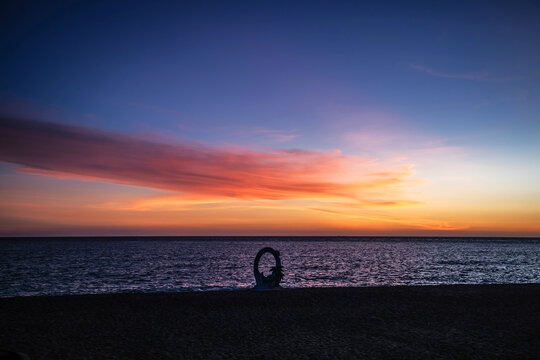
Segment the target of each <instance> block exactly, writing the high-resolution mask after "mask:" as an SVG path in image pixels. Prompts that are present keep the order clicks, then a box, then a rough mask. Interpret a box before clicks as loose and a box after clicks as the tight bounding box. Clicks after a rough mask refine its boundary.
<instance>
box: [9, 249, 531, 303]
mask: <svg viewBox="0 0 540 360" xmlns="http://www.w3.org/2000/svg"><path fill="white" fill-rule="evenodd" d="M0 246H1V248H2V251H1V253H0V271H1V276H0V296H22V295H59V294H88V293H115V292H131V291H142V292H150V291H152V292H153V291H192V290H210V289H212V290H213V289H237V288H249V287H252V286H253V285H254V278H253V260H254V257H255V255H256V253H257V251H258V250H260V249H261V248H263V247H265V246H271V247H273V248H275V249H277V250H279V251H280V252H281V259H282V263H283V267H284V274H285V278H284V280H283V282H282V285H283V286H284V287H317V286H331V287H333V286H375V285H434V284H458V283H459V284H480V283H533V282H536V283H538V282H540V242H538V241H535V240H522V241H519V240H513V241H489V240H484V241H469V242H467V241H450V240H444V241H437V240H432V241H413V240H411V239H406V240H405V239H404V240H403V241H399V240H398V241H396V240H394V241H369V242H362V241H301V242H300V241H278V240H274V241H268V240H266V241H260V240H257V241H230V240H225V241H205V240H197V241H174V240H170V239H168V240H131V241H125V240H118V239H114V238H111V239H107V240H88V239H86V240H71V241H70V240H46V239H35V240H3V241H1V242H0ZM266 260H268V261H266ZM271 266H273V263H272V261H271V259H264V262H261V267H260V269H261V270H262V271H264V272H265V273H266V272H268V269H269V268H270V267H271Z"/></svg>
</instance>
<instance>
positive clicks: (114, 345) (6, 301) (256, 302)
mask: <svg viewBox="0 0 540 360" xmlns="http://www.w3.org/2000/svg"><path fill="white" fill-rule="evenodd" d="M538 299H540V284H513V285H446V286H417V287H358V288H352V287H351V288H307V289H281V290H277V291H253V290H236V291H208V292H185V293H129V294H107V295H77V296H39V297H14V298H1V299H0V327H1V328H2V329H3V330H2V331H1V332H0V348H1V349H2V350H10V351H17V352H21V353H25V354H27V355H28V356H29V358H30V359H228V358H242V359H250V358H261V359H293V358H294V359H319V358H320V359H340V358H341V359H346V358H362V359H420V358H422V359H461V358H467V359H537V358H539V357H540V345H539V341H538V339H539V338H540V304H539V301H538Z"/></svg>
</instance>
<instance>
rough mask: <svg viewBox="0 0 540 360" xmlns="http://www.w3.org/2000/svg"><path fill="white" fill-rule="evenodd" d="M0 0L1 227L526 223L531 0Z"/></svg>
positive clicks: (391, 231) (168, 231)
mask: <svg viewBox="0 0 540 360" xmlns="http://www.w3.org/2000/svg"><path fill="white" fill-rule="evenodd" d="M0 6H1V7H2V8H1V10H0V33H1V36H0V49H1V50H0V51H1V53H2V56H1V57H0V138H1V141H0V186H1V187H0V236H58V235H60V236H74V235H76V236H79V235H81V236H82V235H91V236H93V235H359V236H360V235H368V236H370V235H381V236H400V235H402V236H540V161H539V160H538V159H540V5H539V3H538V2H535V1H506V2H500V1H486V2H482V1H463V2H460V1H452V2H433V1H407V2H405V1H396V2H391V1H365V2H361V1H350V2H349V1H234V2H225V1H216V2H206V1H171V2H166V1H151V2H137V1H129V2H128V1H91V2H84V1H60V2H57V1H56V2H55V1H47V2H43V1H34V2H32V1H10V0H9V1H4V2H2V5H0Z"/></svg>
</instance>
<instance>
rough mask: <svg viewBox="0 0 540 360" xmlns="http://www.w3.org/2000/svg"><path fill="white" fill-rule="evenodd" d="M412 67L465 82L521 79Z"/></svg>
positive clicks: (414, 65)
mask: <svg viewBox="0 0 540 360" xmlns="http://www.w3.org/2000/svg"><path fill="white" fill-rule="evenodd" d="M411 67H412V68H413V69H415V70H418V71H422V72H425V73H427V74H429V75H432V76H436V77H441V78H448V79H464V80H480V81H511V80H517V79H519V78H520V77H519V76H502V77H499V76H493V75H492V74H491V73H490V72H488V71H481V72H473V73H461V74H460V73H446V72H440V71H436V70H433V69H431V68H428V67H425V66H422V65H416V64H413V65H411Z"/></svg>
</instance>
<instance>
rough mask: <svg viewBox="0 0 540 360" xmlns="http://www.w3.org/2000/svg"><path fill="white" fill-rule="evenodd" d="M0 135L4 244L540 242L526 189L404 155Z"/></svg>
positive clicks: (538, 210)
mask: <svg viewBox="0 0 540 360" xmlns="http://www.w3.org/2000/svg"><path fill="white" fill-rule="evenodd" d="M2 134H3V135H2V148H1V150H2V160H3V161H4V162H6V163H11V164H15V165H8V166H5V165H4V166H3V167H2V172H0V180H1V182H2V189H1V190H0V195H1V196H2V206H1V209H0V234H1V235H3V236H10V235H15V236H16V235H395V236H399V235H410V236H415V235H433V236H434V235H440V236H466V235H472V236H479V235H490V236H493V235H500V236H505V235H506V236H538V235H539V234H540V221H539V219H540V216H539V214H540V206H539V204H538V202H536V201H535V200H534V197H533V198H530V197H527V194H528V193H523V194H520V193H512V192H509V191H507V192H506V193H505V196H506V197H511V198H512V199H518V198H519V197H521V198H519V202H518V205H515V204H514V205H513V204H512V202H511V201H509V200H508V199H507V200H506V201H505V202H501V199H502V196H501V195H500V194H499V195H497V194H495V195H493V194H494V193H495V192H496V191H499V189H500V188H499V187H497V184H494V185H493V186H491V185H490V183H489V182H487V181H483V182H479V183H480V184H481V185H480V186H478V185H477V184H474V183H470V182H463V180H461V181H462V182H461V183H460V182H459V181H460V180H459V179H458V180H455V179H454V180H452V181H453V182H452V185H453V186H454V187H455V186H459V189H458V190H457V191H449V190H453V189H452V188H450V187H448V186H447V184H446V182H448V179H449V178H450V176H449V175H448V174H445V173H443V172H439V173H438V172H437V171H431V172H428V171H425V170H424V172H423V173H421V174H417V171H416V166H414V165H413V164H415V162H414V161H413V160H407V157H405V156H404V157H403V158H402V159H400V160H399V161H397V162H396V161H386V162H385V161H383V160H381V159H374V158H368V157H356V156H348V155H343V154H342V153H341V152H340V151H329V152H328V151H320V152H318V151H301V150H292V151H284V150H273V149H256V150H254V149H250V148H245V147H243V148H231V147H216V146H209V145H203V144H198V143H181V144H178V145H166V144H161V143H156V142H150V141H146V140H141V139H137V138H134V137H129V136H126V135H118V134H114V133H107V132H102V131H97V130H91V129H86V128H81V127H74V126H65V125H58V124H52V123H47V124H45V125H42V124H41V123H38V122H29V121H26V122H22V121H20V122H18V123H13V122H11V123H10V122H9V121H5V122H3V123H2ZM419 159H420V160H419V161H418V163H420V165H419V166H420V167H421V168H422V169H426V168H427V167H426V166H422V164H421V163H422V160H423V161H424V162H426V163H429V161H427V160H426V158H425V156H424V157H423V158H419ZM447 164H448V167H449V168H452V166H450V165H452V164H451V163H450V160H447ZM460 166H462V165H460ZM484 173H485V174H487V170H486V171H485V172H484ZM486 176H487V175H486ZM527 199H528V200H527Z"/></svg>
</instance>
